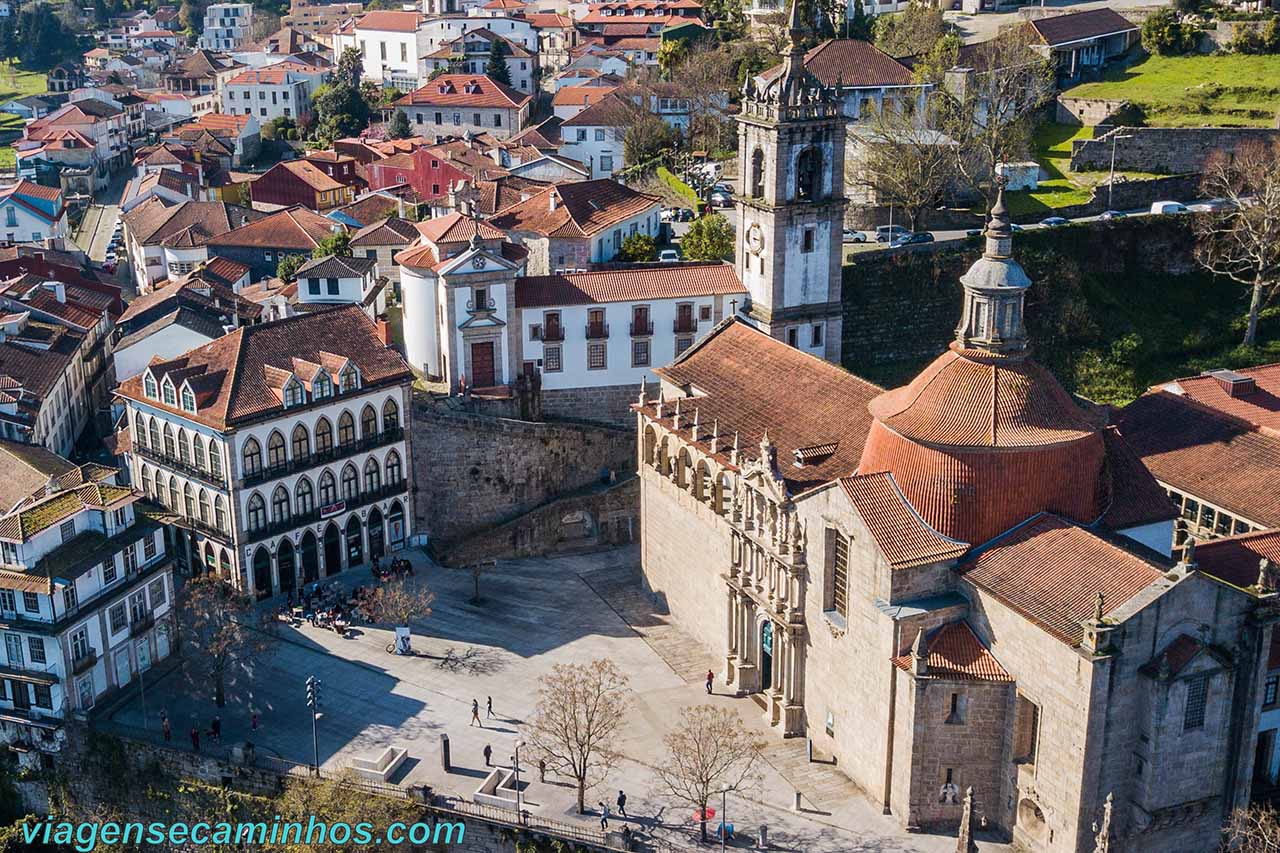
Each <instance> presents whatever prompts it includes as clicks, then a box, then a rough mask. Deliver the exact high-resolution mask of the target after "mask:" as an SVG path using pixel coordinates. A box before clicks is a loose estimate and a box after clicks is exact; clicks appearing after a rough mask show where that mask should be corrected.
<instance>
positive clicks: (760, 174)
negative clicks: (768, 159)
mask: <svg viewBox="0 0 1280 853" xmlns="http://www.w3.org/2000/svg"><path fill="white" fill-rule="evenodd" d="M751 197H752V198H763V197H764V152H763V151H761V150H760V149H759V148H757V149H756V150H755V151H753V152H752V153H751Z"/></svg>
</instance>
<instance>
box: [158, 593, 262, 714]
mask: <svg viewBox="0 0 1280 853" xmlns="http://www.w3.org/2000/svg"><path fill="white" fill-rule="evenodd" d="M176 604H177V607H176V610H177V612H178V619H179V631H180V632H181V637H182V642H183V645H184V646H185V648H184V649H183V662H182V666H183V671H184V673H185V674H186V676H187V679H188V680H189V681H190V682H191V684H192V685H193V686H201V687H203V686H207V685H208V684H209V683H210V682H212V684H213V692H214V703H215V704H216V705H217V706H218V707H219V708H221V707H222V706H224V705H225V704H226V702H227V685H228V684H229V683H231V684H234V683H235V679H236V676H237V675H239V674H240V673H241V672H242V671H243V670H244V668H245V664H247V663H249V662H251V661H253V660H254V659H256V658H258V657H260V656H261V655H262V654H263V653H265V652H266V651H268V650H269V649H270V647H271V643H272V641H273V640H274V639H275V626H276V624H277V623H276V622H275V621H274V620H272V619H271V618H270V617H269V616H268V614H267V612H266V611H265V610H261V609H259V608H257V607H255V606H254V603H253V601H252V600H251V599H250V598H249V596H247V595H244V594H243V593H241V592H240V591H238V590H236V589H234V588H233V587H231V586H230V585H229V584H226V583H224V582H223V581H221V580H219V579H218V578H216V577H213V576H210V575H205V576H204V577H197V578H192V579H191V580H189V581H187V583H186V584H184V585H183V587H182V590H181V591H180V593H179V595H178V600H177V602H176Z"/></svg>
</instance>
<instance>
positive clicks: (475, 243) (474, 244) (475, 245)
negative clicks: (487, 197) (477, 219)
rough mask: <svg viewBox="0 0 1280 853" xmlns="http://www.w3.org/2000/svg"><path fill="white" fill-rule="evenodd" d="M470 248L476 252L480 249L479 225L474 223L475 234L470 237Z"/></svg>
mask: <svg viewBox="0 0 1280 853" xmlns="http://www.w3.org/2000/svg"><path fill="white" fill-rule="evenodd" d="M471 248H472V250H473V251H474V250H476V249H479V248H480V224H479V223H476V232H475V233H474V234H472V235H471Z"/></svg>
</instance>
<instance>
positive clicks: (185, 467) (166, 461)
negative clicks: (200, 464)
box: [133, 441, 227, 489]
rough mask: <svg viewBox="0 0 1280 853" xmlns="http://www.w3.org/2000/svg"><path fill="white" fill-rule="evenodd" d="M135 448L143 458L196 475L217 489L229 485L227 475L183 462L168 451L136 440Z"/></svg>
mask: <svg viewBox="0 0 1280 853" xmlns="http://www.w3.org/2000/svg"><path fill="white" fill-rule="evenodd" d="M133 449H134V451H135V452H136V453H137V454H138V455H139V456H141V457H142V458H143V459H150V460H151V461H152V462H154V463H156V464H157V465H163V466H164V467H166V468H169V469H172V470H174V471H180V472H181V473H183V474H186V475H188V476H191V477H195V478H196V479H197V480H200V481H202V482H205V483H207V484H209V485H211V486H213V487H214V488H217V489H225V488H226V487H227V480H226V477H225V476H222V477H219V476H218V475H217V474H214V473H213V472H212V471H206V470H204V469H203V468H197V467H196V466H195V465H192V464H191V463H190V462H183V461H182V460H181V459H179V458H178V457H176V456H170V455H169V454H168V453H165V452H164V451H162V450H156V449H155V448H153V447H151V446H150V445H146V444H140V443H138V442H136V441H135V442H134V443H133Z"/></svg>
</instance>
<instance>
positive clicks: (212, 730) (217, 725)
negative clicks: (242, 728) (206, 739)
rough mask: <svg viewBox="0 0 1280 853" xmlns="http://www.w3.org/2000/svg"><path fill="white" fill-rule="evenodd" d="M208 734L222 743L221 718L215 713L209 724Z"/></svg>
mask: <svg viewBox="0 0 1280 853" xmlns="http://www.w3.org/2000/svg"><path fill="white" fill-rule="evenodd" d="M209 736H210V737H212V738H213V739H214V740H216V741H217V742H218V743H222V718H221V717H219V716H218V715H217V714H214V715H213V722H211V723H210V724H209Z"/></svg>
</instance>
